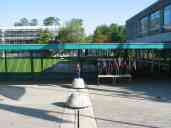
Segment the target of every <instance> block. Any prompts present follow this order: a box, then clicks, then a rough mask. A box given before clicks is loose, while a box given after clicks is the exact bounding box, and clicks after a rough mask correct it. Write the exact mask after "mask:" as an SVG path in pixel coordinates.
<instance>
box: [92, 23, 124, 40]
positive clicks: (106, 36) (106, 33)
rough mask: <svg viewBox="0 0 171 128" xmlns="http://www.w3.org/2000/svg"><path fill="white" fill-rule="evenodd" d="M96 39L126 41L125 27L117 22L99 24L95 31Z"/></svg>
mask: <svg viewBox="0 0 171 128" xmlns="http://www.w3.org/2000/svg"><path fill="white" fill-rule="evenodd" d="M94 41H95V42H99V43H103V42H104V43H105V42H124V41H126V31H125V27H124V26H121V25H117V24H111V25H109V26H107V25H101V26H98V27H97V28H96V30H95V32H94Z"/></svg>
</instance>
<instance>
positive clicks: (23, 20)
mask: <svg viewBox="0 0 171 128" xmlns="http://www.w3.org/2000/svg"><path fill="white" fill-rule="evenodd" d="M14 26H29V21H28V19H27V18H21V19H20V20H19V22H15V23H14Z"/></svg>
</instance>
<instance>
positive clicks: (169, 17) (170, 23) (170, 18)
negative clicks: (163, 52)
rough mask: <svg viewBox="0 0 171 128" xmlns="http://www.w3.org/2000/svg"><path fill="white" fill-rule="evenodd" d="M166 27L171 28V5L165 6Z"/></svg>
mask: <svg viewBox="0 0 171 128" xmlns="http://www.w3.org/2000/svg"><path fill="white" fill-rule="evenodd" d="M164 27H165V28H171V5H169V6H167V7H165V8H164Z"/></svg>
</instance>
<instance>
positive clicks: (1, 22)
mask: <svg viewBox="0 0 171 128" xmlns="http://www.w3.org/2000/svg"><path fill="white" fill-rule="evenodd" d="M155 1H156V0H1V4H0V26H11V25H13V23H14V22H15V21H17V20H19V19H20V18H22V17H26V18H28V19H31V18H37V19H38V20H40V21H41V20H42V19H44V18H45V17H48V16H55V17H59V18H60V19H61V21H63V22H64V21H67V20H69V19H71V18H81V19H83V20H84V25H85V27H86V32H87V33H92V32H93V30H94V28H95V27H96V26H97V25H101V24H111V23H118V24H125V21H126V20H127V19H129V18H130V17H132V16H133V15H135V14H136V13H138V12H139V11H141V10H142V9H144V8H146V7H147V6H149V5H150V4H152V3H154V2H155Z"/></svg>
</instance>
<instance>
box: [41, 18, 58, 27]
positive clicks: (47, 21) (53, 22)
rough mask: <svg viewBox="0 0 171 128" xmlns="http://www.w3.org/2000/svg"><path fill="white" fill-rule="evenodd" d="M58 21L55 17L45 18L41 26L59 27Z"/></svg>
mask: <svg viewBox="0 0 171 128" xmlns="http://www.w3.org/2000/svg"><path fill="white" fill-rule="evenodd" d="M59 21H60V19H59V18H57V17H47V18H46V19H44V20H43V24H44V25H45V26H51V25H60V23H59Z"/></svg>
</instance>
